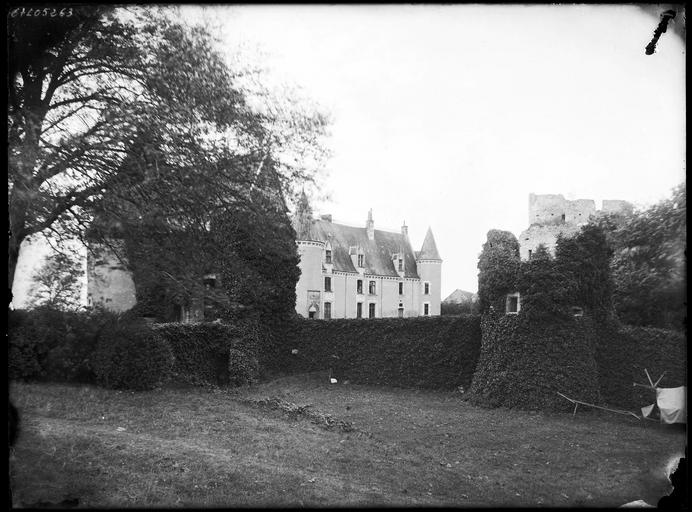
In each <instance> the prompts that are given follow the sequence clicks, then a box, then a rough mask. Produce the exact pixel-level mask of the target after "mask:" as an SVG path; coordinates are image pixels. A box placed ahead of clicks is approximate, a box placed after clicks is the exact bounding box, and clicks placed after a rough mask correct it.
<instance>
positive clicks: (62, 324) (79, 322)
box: [8, 307, 115, 383]
mask: <svg viewBox="0 0 692 512" xmlns="http://www.w3.org/2000/svg"><path fill="white" fill-rule="evenodd" d="M114 316H115V315H113V314H109V313H104V312H64V311H59V310H56V309H51V308H47V307H42V308H36V309H33V310H29V311H27V310H16V311H10V312H9V314H8V340H9V348H8V356H9V360H8V372H9V377H10V378H11V379H19V380H47V381H55V382H80V383H93V382H94V379H95V377H94V374H93V372H92V371H91V367H90V361H89V358H90V356H91V353H92V352H93V350H94V348H95V346H96V342H97V339H98V335H99V332H100V330H101V329H102V328H103V326H104V324H105V323H106V322H108V321H110V320H112V318H114Z"/></svg>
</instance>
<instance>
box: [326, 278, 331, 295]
mask: <svg viewBox="0 0 692 512" xmlns="http://www.w3.org/2000/svg"><path fill="white" fill-rule="evenodd" d="M324 291H325V292H331V291H332V278H331V277H325V278H324Z"/></svg>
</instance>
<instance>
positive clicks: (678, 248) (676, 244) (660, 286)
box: [594, 183, 687, 329]
mask: <svg viewBox="0 0 692 512" xmlns="http://www.w3.org/2000/svg"><path fill="white" fill-rule="evenodd" d="M686 214H687V208H686V188H685V184H684V183H683V184H681V185H679V186H678V187H676V188H675V189H674V190H673V193H672V196H671V197H670V198H668V199H665V200H663V201H661V202H659V203H657V204H655V205H653V206H652V207H650V208H647V209H643V210H640V211H637V212H634V213H632V214H631V215H627V216H609V217H605V218H601V219H597V220H596V221H594V223H595V224H597V225H599V226H600V227H601V228H602V229H603V230H604V231H605V233H606V236H607V239H608V243H609V245H610V247H611V249H612V250H613V259H612V263H611V269H610V270H611V274H612V278H613V302H614V308H615V311H616V313H617V315H618V317H619V319H620V320H621V321H622V322H623V323H626V324H629V325H641V326H651V327H661V328H669V329H670V328H672V329H683V328H684V326H685V317H686V309H687V305H686V302H687V286H686V271H685V250H686V246H687V221H686Z"/></svg>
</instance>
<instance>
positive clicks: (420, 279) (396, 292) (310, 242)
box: [296, 211, 442, 319]
mask: <svg viewBox="0 0 692 512" xmlns="http://www.w3.org/2000/svg"><path fill="white" fill-rule="evenodd" d="M297 232H298V233H299V237H298V238H299V239H298V240H297V241H296V243H297V246H298V253H299V255H300V264H299V266H300V270H301V276H300V279H299V281H298V283H297V285H296V312H297V313H298V314H300V315H301V316H304V317H306V318H320V319H330V318H382V317H414V316H436V315H439V314H440V302H441V300H440V299H441V290H440V288H441V281H442V259H441V258H440V255H439V252H438V250H437V246H436V244H435V238H434V237H433V234H432V230H431V229H428V232H427V234H426V236H425V240H424V241H423V246H422V247H421V250H420V251H413V249H412V248H411V243H410V241H409V238H408V227H407V226H406V225H403V226H402V227H401V232H399V233H397V232H391V231H383V230H377V229H375V223H374V221H373V218H372V211H370V212H369V213H368V219H367V221H366V223H365V227H354V226H348V225H345V224H337V223H334V222H332V218H331V216H330V215H323V216H321V217H320V218H319V219H309V220H308V221H307V223H306V225H305V223H304V225H303V229H301V230H297Z"/></svg>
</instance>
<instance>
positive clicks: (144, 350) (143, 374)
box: [93, 319, 174, 390]
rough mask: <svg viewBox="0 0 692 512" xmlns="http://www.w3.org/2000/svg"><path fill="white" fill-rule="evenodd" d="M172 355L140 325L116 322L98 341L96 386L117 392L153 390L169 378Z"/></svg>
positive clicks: (169, 350) (157, 338)
mask: <svg viewBox="0 0 692 512" xmlns="http://www.w3.org/2000/svg"><path fill="white" fill-rule="evenodd" d="M173 360H174V357H173V352H172V351H171V347H170V345H169V344H168V342H167V341H166V340H164V339H163V338H162V337H161V336H160V335H159V334H158V333H157V332H156V331H155V330H153V329H151V328H150V327H149V326H148V325H147V324H145V323H143V322H132V321H123V319H119V320H118V321H116V322H113V323H112V324H111V325H109V326H108V328H107V330H104V332H103V333H102V335H101V336H100V338H99V341H98V345H97V347H96V351H95V352H94V355H93V370H94V373H95V374H96V379H97V382H98V383H99V384H101V385H103V386H106V387H110V388H116V389H133V390H146V389H153V388H154V387H156V386H157V385H159V384H162V383H163V382H165V381H166V380H167V379H168V378H169V377H170V372H171V369H172V367H173Z"/></svg>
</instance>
